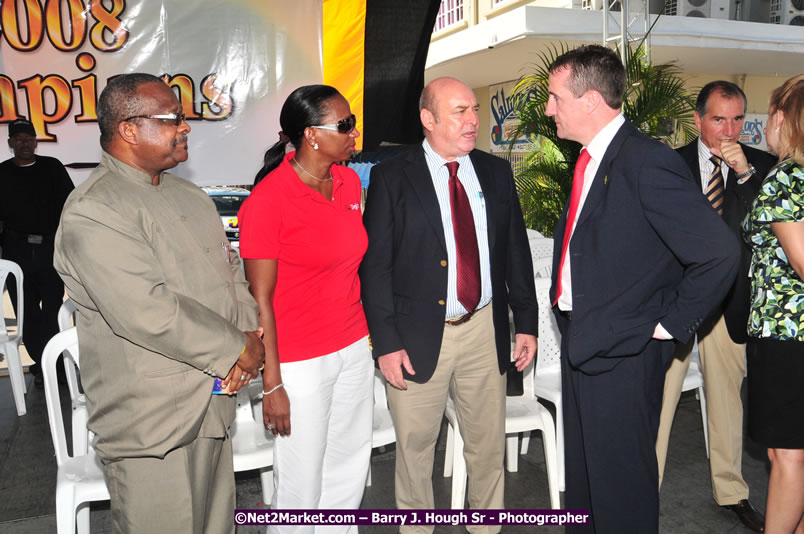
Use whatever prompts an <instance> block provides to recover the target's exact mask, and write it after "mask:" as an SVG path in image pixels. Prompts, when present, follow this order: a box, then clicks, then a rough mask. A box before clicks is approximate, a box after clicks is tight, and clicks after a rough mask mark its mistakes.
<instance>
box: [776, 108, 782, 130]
mask: <svg viewBox="0 0 804 534" xmlns="http://www.w3.org/2000/svg"><path fill="white" fill-rule="evenodd" d="M782 124H784V111H782V110H781V109H777V110H776V128H781V127H782Z"/></svg>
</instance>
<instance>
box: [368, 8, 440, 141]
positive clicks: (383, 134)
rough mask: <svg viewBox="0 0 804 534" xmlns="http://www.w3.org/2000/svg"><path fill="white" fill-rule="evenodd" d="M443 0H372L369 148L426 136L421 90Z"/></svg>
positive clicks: (369, 23)
mask: <svg viewBox="0 0 804 534" xmlns="http://www.w3.org/2000/svg"><path fill="white" fill-rule="evenodd" d="M440 4H441V2H440V0H418V1H409V2H400V1H399V0H367V1H366V42H365V54H364V58H365V59H364V61H365V78H364V102H363V114H364V124H363V128H364V136H365V137H364V138H363V150H367V151H372V150H376V149H377V147H378V146H380V143H382V142H388V143H415V142H417V141H420V140H421V139H422V138H423V135H422V128H421V123H420V122H419V95H420V94H421V91H422V88H423V87H424V64H425V61H426V59H427V51H428V49H429V47H430V37H431V35H432V33H433V26H434V25H435V19H436V15H437V14H438V8H439V6H440Z"/></svg>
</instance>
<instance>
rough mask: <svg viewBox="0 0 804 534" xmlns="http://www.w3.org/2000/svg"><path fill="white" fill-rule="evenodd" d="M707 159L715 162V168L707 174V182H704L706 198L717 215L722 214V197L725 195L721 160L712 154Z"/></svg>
mask: <svg viewBox="0 0 804 534" xmlns="http://www.w3.org/2000/svg"><path fill="white" fill-rule="evenodd" d="M709 161H711V162H712V163H714V164H715V170H714V171H712V174H711V175H710V176H709V183H708V184H706V193H705V194H706V198H708V199H709V203H710V204H712V207H713V208H715V210H716V211H717V213H718V215H723V199H724V197H725V196H726V188H725V187H724V184H723V171H722V169H721V167H720V164H721V163H723V160H722V159H721V158H719V157H717V156H714V155H713V156H712V157H711V158H709Z"/></svg>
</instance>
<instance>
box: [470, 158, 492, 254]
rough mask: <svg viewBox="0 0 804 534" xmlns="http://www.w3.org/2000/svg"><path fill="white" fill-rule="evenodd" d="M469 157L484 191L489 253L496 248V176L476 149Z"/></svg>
mask: <svg viewBox="0 0 804 534" xmlns="http://www.w3.org/2000/svg"><path fill="white" fill-rule="evenodd" d="M469 158H470V159H471V160H472V167H474V168H475V175H477V180H478V182H479V183H480V189H481V191H483V197H484V198H485V202H484V203H483V204H484V205H485V206H486V233H487V234H488V238H489V253H491V251H492V250H494V237H495V235H496V232H495V231H494V228H496V226H495V224H494V223H495V215H496V213H495V209H494V208H495V206H496V203H495V202H494V201H496V200H497V190H496V187H495V180H494V176H492V172H491V168H490V166H489V165H484V164H483V161H482V160H481V159H480V158H478V157H477V151H476V150H473V151H472V152H470V153H469Z"/></svg>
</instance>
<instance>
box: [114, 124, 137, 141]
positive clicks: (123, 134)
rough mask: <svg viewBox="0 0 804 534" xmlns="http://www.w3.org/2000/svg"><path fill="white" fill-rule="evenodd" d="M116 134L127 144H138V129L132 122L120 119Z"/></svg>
mask: <svg viewBox="0 0 804 534" xmlns="http://www.w3.org/2000/svg"><path fill="white" fill-rule="evenodd" d="M117 135H119V136H120V138H121V139H122V140H123V141H125V142H126V143H128V144H129V145H137V144H139V142H140V140H139V131H138V130H137V125H136V124H134V123H133V122H129V121H122V122H120V123H119V124H118V125H117Z"/></svg>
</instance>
